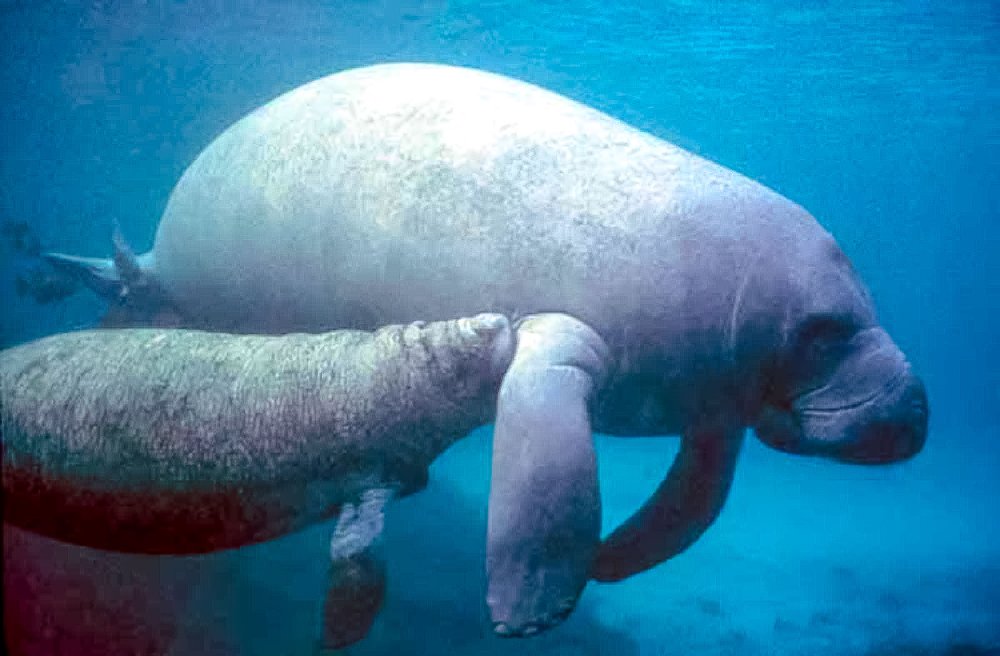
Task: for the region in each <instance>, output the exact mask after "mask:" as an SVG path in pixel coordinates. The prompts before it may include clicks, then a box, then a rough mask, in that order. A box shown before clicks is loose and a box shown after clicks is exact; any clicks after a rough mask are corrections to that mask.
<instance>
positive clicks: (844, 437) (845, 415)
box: [756, 328, 928, 464]
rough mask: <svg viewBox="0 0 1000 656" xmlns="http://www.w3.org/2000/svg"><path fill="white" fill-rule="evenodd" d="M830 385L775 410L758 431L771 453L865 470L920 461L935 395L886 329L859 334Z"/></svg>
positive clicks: (765, 415) (772, 408)
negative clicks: (865, 467) (931, 397)
mask: <svg viewBox="0 0 1000 656" xmlns="http://www.w3.org/2000/svg"><path fill="white" fill-rule="evenodd" d="M850 346H851V348H850V350H849V355H847V357H845V358H844V360H843V362H841V363H840V365H839V366H837V367H836V369H835V370H834V371H833V372H832V374H831V375H830V377H829V378H828V379H827V380H826V381H825V383H824V384H823V385H821V386H819V387H817V388H814V389H812V390H808V391H806V392H803V393H801V394H799V395H798V396H796V397H795V398H793V399H792V400H791V401H790V403H788V404H787V405H785V406H784V407H778V406H776V405H768V406H766V407H765V408H764V410H763V411H762V412H761V415H760V418H759V420H758V422H757V425H756V429H757V433H758V435H759V436H760V438H761V439H762V440H763V441H764V442H766V443H767V444H769V445H770V446H772V447H774V448H776V449H779V450H782V451H788V452H792V453H799V454H804V455H818V456H825V457H829V458H833V459H835V460H840V461H842V462H849V463H858V464H885V463H891V462H899V461H902V460H906V459H908V458H911V457H913V456H914V455H916V454H917V453H919V452H920V450H921V449H922V448H923V446H924V442H925V441H926V438H927V423H928V403H927V392H926V390H925V388H924V385H923V383H922V382H921V381H920V379H919V378H918V377H917V376H916V375H914V374H913V372H912V370H911V368H910V365H909V363H908V362H907V361H906V359H905V357H904V356H903V354H902V352H901V351H900V350H899V348H898V347H897V346H896V345H895V344H894V343H893V342H892V340H891V339H890V338H889V336H888V335H887V334H886V333H885V331H884V330H882V329H881V328H872V329H869V330H865V331H862V332H861V333H859V334H858V335H857V336H856V337H855V338H854V339H853V340H852V343H851V345H850Z"/></svg>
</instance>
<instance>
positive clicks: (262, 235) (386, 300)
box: [56, 64, 927, 635]
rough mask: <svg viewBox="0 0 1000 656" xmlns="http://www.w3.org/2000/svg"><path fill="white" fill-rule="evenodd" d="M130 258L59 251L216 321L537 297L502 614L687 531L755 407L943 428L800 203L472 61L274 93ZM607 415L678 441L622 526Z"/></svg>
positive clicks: (333, 317)
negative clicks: (654, 485) (609, 494)
mask: <svg viewBox="0 0 1000 656" xmlns="http://www.w3.org/2000/svg"><path fill="white" fill-rule="evenodd" d="M119 251H120V255H121V254H122V253H123V251H121V249H119ZM124 255H127V253H124ZM124 255H123V256H121V257H119V258H118V259H119V260H120V261H121V262H122V263H125V264H126V265H127V266H121V265H119V266H117V267H115V266H111V265H109V264H108V263H107V262H105V263H100V262H97V261H86V260H79V259H74V258H66V257H61V258H58V257H57V258H56V260H57V261H61V262H62V263H64V264H66V265H68V266H77V267H80V268H83V269H84V270H86V271H88V275H90V277H91V278H92V279H93V280H94V281H95V282H94V283H93V285H92V286H94V287H95V288H103V289H106V290H107V289H110V290H112V291H114V294H115V296H116V298H118V299H120V300H123V302H124V305H123V306H121V307H123V308H124V310H125V311H126V312H127V311H128V310H129V308H130V307H136V308H147V307H148V305H149V304H148V298H149V296H150V295H152V296H154V297H155V298H157V299H159V298H161V297H162V298H164V299H169V302H170V304H171V306H172V310H173V311H174V312H176V315H177V316H178V317H179V321H181V322H182V323H184V324H186V325H196V326H204V327H210V328H213V329H227V330H235V331H245V332H260V331H269V332H286V331H290V330H325V329H330V328H339V327H355V328H364V329H371V328H375V327H377V326H380V325H384V324H386V323H393V322H406V321H411V320H413V319H414V318H416V317H421V316H430V317H435V318H448V317H456V316H466V315H469V314H473V313H477V312H500V313H504V314H508V315H511V316H518V317H523V320H522V321H520V322H519V323H518V325H517V348H516V352H515V354H514V357H513V360H512V363H511V366H510V368H509V369H508V371H507V372H506V374H505V375H504V378H503V381H502V384H501V387H500V391H499V397H498V398H499V401H498V404H497V409H496V417H495V423H496V427H495V437H494V469H493V477H492V483H491V494H490V508H489V536H488V541H489V542H488V564H487V568H488V571H489V591H488V593H487V601H488V603H489V605H490V610H491V615H492V618H493V621H494V623H495V627H496V630H497V631H498V632H499V633H501V634H503V635H522V634H528V633H533V632H536V631H538V630H540V629H544V628H545V627H547V626H550V625H552V624H554V623H556V622H558V621H559V620H560V619H561V618H562V617H565V615H566V614H567V613H568V612H569V611H570V610H571V609H572V607H573V605H574V603H575V602H576V599H577V597H578V595H579V594H580V591H581V590H582V588H583V586H584V585H585V583H586V582H587V580H588V579H589V578H590V577H591V576H593V577H594V578H597V579H599V580H605V581H609V580H616V579H620V578H623V577H626V576H629V575H631V574H634V573H636V572H639V571H642V570H644V569H646V568H649V567H651V566H653V565H655V564H656V563H658V562H661V561H663V560H665V559H666V558H669V557H671V556H673V555H675V554H677V553H679V552H680V551H681V550H683V549H684V548H686V547H687V546H689V545H690V544H691V543H692V542H694V540H696V539H697V537H698V536H699V535H700V534H701V533H702V532H703V531H704V530H705V528H706V527H707V526H708V525H709V524H710V523H711V522H712V521H713V520H714V518H715V517H716V515H717V514H718V512H719V511H720V509H721V507H722V504H723V503H724V500H725V497H726V493H727V491H728V489H729V485H730V482H731V480H732V474H733V469H734V466H735V462H736V459H737V457H738V453H739V448H740V443H741V440H742V436H743V432H744V430H745V428H746V427H753V428H755V429H756V432H757V434H758V435H759V436H760V437H761V439H763V440H764V441H765V442H767V443H768V444H771V445H772V446H775V447H776V448H780V449H782V450H785V451H789V452H793V453H802V454H815V455H824V456H828V457H833V458H837V459H841V460H844V461H849V462H867V463H876V462H890V461H894V460H899V459H902V458H906V457H909V456H911V455H913V454H914V453H916V452H917V451H919V450H920V448H921V446H922V444H923V441H924V438H925V434H926V425H927V403H926V397H925V395H924V391H923V387H922V385H921V383H920V381H919V380H918V379H917V377H916V376H915V375H914V374H913V373H912V371H911V369H910V366H909V364H908V363H907V362H906V360H905V358H904V357H903V355H902V354H901V353H900V351H899V349H898V348H897V347H896V346H895V344H893V342H892V341H891V340H890V339H889V337H888V335H887V334H886V333H885V331H884V330H882V328H880V327H879V325H878V323H877V320H876V316H875V311H874V308H873V305H872V301H871V299H870V298H869V295H868V293H867V292H866V290H865V289H864V286H863V285H862V284H861V282H860V281H859V280H858V278H857V276H856V275H855V272H854V271H853V270H852V268H851V266H850V264H849V262H848V261H847V259H846V258H845V257H844V255H843V253H842V252H841V250H840V249H839V248H838V247H837V245H836V244H835V242H834V240H833V239H832V237H831V236H830V235H829V234H828V233H827V232H826V231H825V230H824V229H823V228H822V227H821V226H820V225H819V224H818V223H817V222H816V221H815V220H814V219H813V218H812V217H811V216H810V215H809V214H808V212H806V211H805V210H804V209H802V208H801V207H799V206H798V205H796V204H795V203H793V202H791V201H789V200H787V199H785V198H783V197H782V196H780V195H778V194H777V193H775V192H773V191H771V190H769V189H767V188H765V187H763V186H762V185H760V184H757V183H755V182H753V181H752V180H750V179H748V178H746V177H744V176H741V175H739V174H737V173H735V172H733V171H730V170H728V169H726V168H724V167H722V166H719V165H717V164H714V163H712V162H709V161H707V160H705V159H702V158H700V157H698V156H696V155H693V154H691V153H688V152H686V151H684V150H682V149H680V148H678V147H676V146H673V145H671V144H669V143H667V142H665V141H662V140H660V139H657V138H656V137H654V136H652V135H649V134H646V133H643V132H641V131H639V130H636V129H634V128H632V127H630V126H628V125H626V124H624V123H622V122H620V121H618V120H616V119H614V118H612V117H610V116H607V115H605V114H603V113H601V112H599V111H596V110H594V109H591V108H588V107H586V106H584V105H581V104H579V103H577V102H574V101H572V100H570V99H567V98H564V97H562V96H559V95H557V94H554V93H551V92H549V91H546V90H543V89H540V88H538V87H535V86H533V85H530V84H527V83H524V82H519V81H516V80H511V79H508V78H505V77H502V76H498V75H493V74H489V73H485V72H481V71H475V70H470V69H464V68H456V67H449V66H437V65H427V64H388V65H381V66H372V67H368V68H362V69H357V70H352V71H346V72H343V73H339V74H336V75H332V76H329V77H326V78H323V79H320V80H317V81H315V82H312V83H310V84H307V85H305V86H302V87H300V88H298V89H295V90H293V91H291V92H289V93H287V94H285V95H283V96H281V97H279V98H277V99H276V100H274V101H272V102H271V103H269V104H267V105H265V106H264V107H262V108H260V109H258V110H256V111H255V112H253V113H252V114H250V115H248V116H247V117H245V118H243V119H242V120H240V121H239V122H237V123H236V124H235V125H233V126H232V127H231V128H229V129H228V130H226V131H225V132H224V133H223V134H221V135H220V136H219V137H218V138H217V139H216V140H215V141H214V142H213V143H212V144H210V145H209V146H208V148H206V150H205V151H204V152H202V153H201V155H199V157H198V158H197V159H196V161H195V162H194V163H193V164H192V165H191V166H190V168H189V169H188V170H187V171H186V172H185V173H184V175H183V177H182V178H181V180H180V181H179V183H178V185H177V187H176V188H175V190H174V192H173V193H172V195H171V197H170V200H169V202H168V204H167V208H166V210H165V213H164V215H163V219H162V221H161V224H160V227H159V230H158V232H157V235H156V240H155V243H154V246H153V249H152V251H151V252H149V253H147V254H145V255H142V256H140V257H138V258H129V257H125V256H124ZM144 290H146V291H144ZM149 290H154V291H155V293H152V292H149ZM119 314H120V313H119ZM143 314H144V315H145V316H147V317H148V316H151V313H150V312H148V311H147V310H145V309H144V310H143ZM118 319H119V320H127V317H121V316H119V317H118ZM594 429H597V430H601V431H604V432H608V433H612V434H620V435H632V434H643V435H650V434H681V435H682V443H681V449H680V452H679V455H678V457H677V460H676V462H675V463H674V465H673V466H672V467H671V469H670V471H669V472H668V473H667V475H666V477H665V479H664V481H663V483H662V485H661V486H660V488H659V489H658V490H657V491H656V492H655V493H654V495H653V496H652V497H651V498H650V500H649V501H648V502H647V503H646V504H645V505H644V506H643V507H642V508H641V509H640V510H639V511H638V512H637V513H636V514H635V515H634V516H633V517H632V518H631V519H629V520H628V521H626V522H625V523H624V524H623V525H622V526H621V527H619V528H618V529H617V530H615V531H614V532H612V533H611V534H610V535H609V536H608V537H607V538H606V539H605V540H604V542H603V543H601V542H600V500H599V495H598V494H597V478H596V463H595V460H594V454H593V446H592V443H591V431H592V430H594Z"/></svg>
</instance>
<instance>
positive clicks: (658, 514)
mask: <svg viewBox="0 0 1000 656" xmlns="http://www.w3.org/2000/svg"><path fill="white" fill-rule="evenodd" d="M743 433H744V429H743V428H742V427H737V426H730V427H721V428H708V427H700V428H692V429H689V430H688V431H686V432H685V434H684V436H683V437H682V439H681V448H680V451H678V453H677V457H676V458H675V460H674V463H673V464H672V465H671V467H670V471H669V472H668V474H667V477H666V478H665V479H664V480H663V482H662V483H661V484H660V486H659V487H658V488H657V489H656V491H655V492H654V493H653V495H652V497H650V499H649V501H647V502H646V503H645V504H643V506H642V508H640V509H639V510H638V511H637V512H636V513H635V514H634V515H632V516H631V517H630V518H629V519H628V520H626V521H625V522H624V523H623V524H622V525H621V526H619V527H618V528H617V529H615V530H614V531H613V532H612V533H611V535H610V536H608V537H607V538H605V540H604V542H603V543H602V544H601V548H600V551H599V553H598V557H597V561H596V563H595V564H594V579H596V580H598V581H619V580H621V579H624V578H626V577H629V576H632V575H633V574H637V573H639V572H642V571H644V570H647V569H649V568H651V567H653V566H654V565H657V564H659V563H661V562H663V561H664V560H667V559H668V558H671V557H673V556H676V555H677V554H679V553H680V552H681V551H683V550H684V549H687V548H688V547H689V546H691V545H692V544H693V543H694V542H695V540H697V539H698V538H699V537H700V536H701V534H702V533H704V532H705V529H707V528H708V527H709V526H710V525H711V524H712V522H713V521H715V518H716V517H718V515H719V512H720V511H721V510H722V506H723V504H724V503H725V500H726V496H727V495H728V494H729V488H730V486H731V485H732V482H733V473H734V472H735V470H736V460H737V457H738V456H739V452H740V446H741V445H742V443H743Z"/></svg>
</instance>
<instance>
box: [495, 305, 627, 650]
mask: <svg viewBox="0 0 1000 656" xmlns="http://www.w3.org/2000/svg"><path fill="white" fill-rule="evenodd" d="M608 357H609V356H608V348H607V346H606V345H605V343H604V341H603V340H602V339H601V338H600V336H598V335H597V333H596V332H594V331H593V330H592V329H591V328H590V327H588V326H586V325H585V324H583V323H582V322H580V321H579V320H577V319H574V318H572V317H569V316H566V315H562V314H542V315H535V316H532V317H528V318H526V319H525V320H523V321H522V322H521V323H520V325H519V327H518V331H517V348H516V351H515V353H514V359H513V361H512V363H511V365H510V367H509V368H508V370H507V372H506V375H505V376H504V378H503V382H502V383H501V386H500V394H499V398H498V401H497V415H496V424H495V428H494V433H493V476H492V482H491V487H490V498H489V518H488V536H487V579H488V591H487V604H488V605H489V608H490V616H491V619H492V621H493V624H494V630H495V631H496V632H497V633H498V634H499V635H504V636H515V635H531V634H533V633H537V632H538V631H540V630H543V629H545V628H548V627H550V626H553V625H555V624H557V623H558V622H560V621H561V620H563V619H564V618H565V617H566V616H567V615H568V614H569V613H570V612H571V611H572V609H573V607H574V606H575V605H576V601H577V599H578V597H579V595H580V593H581V592H582V591H583V587H584V586H585V585H586V583H587V581H588V579H589V578H590V571H591V568H592V566H593V559H594V556H595V554H596V552H597V547H598V544H599V541H600V528H601V507H600V497H599V494H598V486H597V461H596V456H595V452H594V445H593V437H592V434H591V426H590V417H589V409H588V403H589V401H590V399H591V397H592V396H593V395H594V394H595V392H596V391H597V390H598V389H600V387H601V385H602V384H603V381H604V378H605V376H606V373H607V362H608Z"/></svg>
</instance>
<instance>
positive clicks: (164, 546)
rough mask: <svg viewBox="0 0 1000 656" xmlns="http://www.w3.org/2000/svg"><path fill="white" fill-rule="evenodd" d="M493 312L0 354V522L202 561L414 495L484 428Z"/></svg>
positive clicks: (155, 335)
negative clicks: (0, 484)
mask: <svg viewBox="0 0 1000 656" xmlns="http://www.w3.org/2000/svg"><path fill="white" fill-rule="evenodd" d="M512 352H513V339H512V335H511V329H510V324H509V323H508V321H507V319H506V318H505V317H502V316H499V315H480V316H477V317H474V318H470V319H460V320H457V321H449V322H437V323H430V324H425V325H421V324H411V325H408V326H390V327H386V328H382V329H380V330H378V331H377V332H375V333H367V332H361V331H353V330H343V331H334V332H329V333H323V334H291V335H285V336H281V337H270V336H249V335H228V334H222V333H208V332H200V331H187V330H157V329H146V330H143V329H134V330H114V331H84V332H76V333H67V334H63V335H57V336H53V337H49V338H45V339H42V340H38V341H36V342H32V343H30V344H26V345H23V346H19V347H16V348H13V349H9V350H7V351H4V352H2V353H0V422H2V429H3V449H4V460H3V478H4V504H5V507H4V510H5V514H4V520H5V521H7V522H10V523H12V524H14V525H17V526H21V527H23V528H28V529H31V530H33V531H36V532H39V533H42V534H44V535H47V536H49V537H54V538H56V539H59V540H63V541H67V542H74V543H77V544H82V545H86V546H91V547H98V548H105V549H112V550H121V551H130V552H139V553H173V554H179V553H199V552H207V551H214V550H217V549H222V548H228V547H237V546H242V545H245V544H249V543H253V542H259V541H263V540H268V539H271V538H275V537H278V536H281V535H284V534H286V533H288V532H291V531H294V530H297V529H300V528H302V527H304V526H306V525H308V524H310V523H313V522H317V521H320V520H322V519H325V518H327V517H330V516H331V515H333V514H336V512H337V510H338V508H339V507H340V505H341V504H343V503H347V502H352V501H355V500H357V499H358V498H359V497H360V495H361V494H362V493H363V492H364V491H365V490H368V489H373V488H392V489H398V490H399V491H400V493H403V494H405V493H408V492H411V491H414V490H416V489H420V488H422V487H423V485H424V483H425V481H426V476H427V468H428V466H429V465H430V463H431V461H432V460H434V459H435V458H436V457H437V456H438V455H440V454H441V453H442V452H443V451H444V450H445V449H446V448H447V447H448V446H450V445H451V444H452V443H453V442H454V441H455V440H457V439H459V438H461V437H463V436H465V435H466V434H468V432H469V431H470V430H472V429H473V428H475V427H476V426H479V425H482V424H483V423H485V422H486V421H488V419H489V417H490V415H491V413H492V407H493V403H494V399H495V396H496V392H497V387H498V385H499V380H500V376H501V374H502V372H503V371H504V369H505V368H506V365H507V362H508V361H509V360H510V357H511V355H512Z"/></svg>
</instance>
